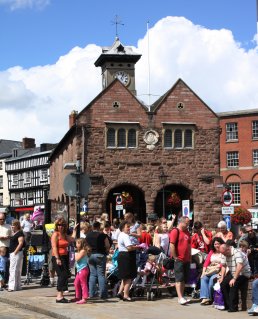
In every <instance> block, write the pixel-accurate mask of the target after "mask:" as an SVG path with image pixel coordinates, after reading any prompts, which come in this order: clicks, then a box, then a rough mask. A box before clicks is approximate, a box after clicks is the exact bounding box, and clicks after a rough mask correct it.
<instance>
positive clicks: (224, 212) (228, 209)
mask: <svg viewBox="0 0 258 319" xmlns="http://www.w3.org/2000/svg"><path fill="white" fill-rule="evenodd" d="M232 214H234V206H227V207H222V215H232Z"/></svg>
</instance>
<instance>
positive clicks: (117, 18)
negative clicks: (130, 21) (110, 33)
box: [111, 14, 124, 38]
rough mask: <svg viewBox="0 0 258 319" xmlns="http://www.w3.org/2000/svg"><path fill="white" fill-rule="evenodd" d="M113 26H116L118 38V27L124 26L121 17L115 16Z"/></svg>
mask: <svg viewBox="0 0 258 319" xmlns="http://www.w3.org/2000/svg"><path fill="white" fill-rule="evenodd" d="M111 22H112V25H114V24H115V25H116V37H117V38H118V25H119V24H120V25H124V23H122V21H121V20H120V19H119V16H118V15H117V14H116V15H115V21H111Z"/></svg>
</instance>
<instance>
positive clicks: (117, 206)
mask: <svg viewBox="0 0 258 319" xmlns="http://www.w3.org/2000/svg"><path fill="white" fill-rule="evenodd" d="M123 208H124V206H123V205H116V210H123Z"/></svg>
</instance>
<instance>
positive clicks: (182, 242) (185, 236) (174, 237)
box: [169, 216, 191, 305]
mask: <svg viewBox="0 0 258 319" xmlns="http://www.w3.org/2000/svg"><path fill="white" fill-rule="evenodd" d="M189 222H190V220H189V218H188V217H186V216H183V217H181V218H180V219H179V222H178V226H177V228H174V229H172V231H171V232H170V235H169V241H170V251H171V255H172V257H173V258H174V260H175V265H174V273H175V282H176V292H177V296H178V303H179V304H180V305H185V304H186V303H188V302H189V300H187V299H185V298H184V289H185V283H186V281H187V277H188V274H189V269H190V261H191V236H190V233H189V231H188V226H189Z"/></svg>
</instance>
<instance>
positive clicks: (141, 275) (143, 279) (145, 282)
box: [130, 246, 166, 301]
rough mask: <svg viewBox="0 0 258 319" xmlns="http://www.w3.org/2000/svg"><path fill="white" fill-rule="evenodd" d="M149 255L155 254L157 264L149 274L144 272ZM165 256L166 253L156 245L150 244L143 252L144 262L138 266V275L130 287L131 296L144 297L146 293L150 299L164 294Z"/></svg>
mask: <svg viewBox="0 0 258 319" xmlns="http://www.w3.org/2000/svg"><path fill="white" fill-rule="evenodd" d="M149 255H152V256H154V258H155V262H154V264H155V265H154V266H153V268H152V269H149V271H148V274H146V273H145V272H144V267H145V266H146V263H147V260H148V256H149ZM164 258H166V255H165V254H164V253H163V252H162V250H161V249H159V248H157V247H155V246H150V247H149V248H148V249H147V250H145V251H143V252H142V254H141V260H142V263H141V264H140V266H139V267H138V275H137V277H136V278H135V279H134V281H133V283H132V286H131V289H130V294H131V296H136V297H144V296H145V295H146V299H147V300H148V301H150V300H154V299H156V298H158V297H160V296H161V295H162V292H161V288H160V283H161V276H162V262H163V260H164Z"/></svg>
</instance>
